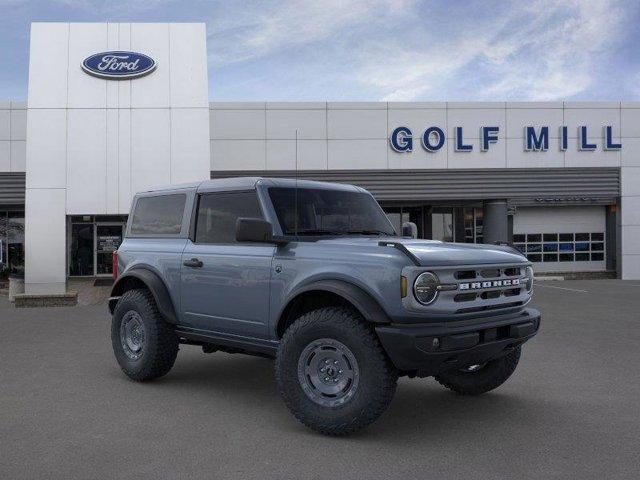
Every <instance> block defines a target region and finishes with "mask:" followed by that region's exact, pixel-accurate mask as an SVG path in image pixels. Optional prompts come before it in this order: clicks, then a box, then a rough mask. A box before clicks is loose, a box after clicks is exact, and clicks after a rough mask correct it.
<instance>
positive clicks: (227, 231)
mask: <svg viewBox="0 0 640 480" xmlns="http://www.w3.org/2000/svg"><path fill="white" fill-rule="evenodd" d="M239 217H246V218H262V211H261V210H260V204H259V203H258V197H257V196H256V192H230V193H210V194H204V195H202V196H201V197H200V202H199V204H198V220H197V223H196V243H235V242H236V220H237V219H238V218H239Z"/></svg>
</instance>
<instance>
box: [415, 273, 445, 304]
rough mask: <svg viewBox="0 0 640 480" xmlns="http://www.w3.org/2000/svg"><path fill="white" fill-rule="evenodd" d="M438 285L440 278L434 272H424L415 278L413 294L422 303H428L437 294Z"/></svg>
mask: <svg viewBox="0 0 640 480" xmlns="http://www.w3.org/2000/svg"><path fill="white" fill-rule="evenodd" d="M438 285H440V280H438V277H437V275H436V274H435V273H431V272H424V273H422V274H420V275H419V276H418V278H416V281H415V283H414V284H413V294H414V295H415V297H416V300H418V301H419V302H420V303H421V304H423V305H429V304H430V303H432V302H433V301H434V300H435V299H436V297H437V296H438Z"/></svg>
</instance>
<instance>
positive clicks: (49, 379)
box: [0, 280, 640, 480]
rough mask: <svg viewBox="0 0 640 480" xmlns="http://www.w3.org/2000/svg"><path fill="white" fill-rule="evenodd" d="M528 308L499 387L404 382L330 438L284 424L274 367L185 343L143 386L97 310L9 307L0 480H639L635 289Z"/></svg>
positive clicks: (565, 286)
mask: <svg viewBox="0 0 640 480" xmlns="http://www.w3.org/2000/svg"><path fill="white" fill-rule="evenodd" d="M534 303H535V305H536V306H537V307H538V308H540V309H541V310H542V311H543V313H544V317H543V321H544V323H543V326H542V331H541V333H540V334H539V335H538V337H537V338H535V339H534V340H533V341H532V342H530V343H529V344H528V345H527V346H526V347H525V349H524V354H523V357H522V360H521V363H520V366H519V367H518V370H517V371H516V373H515V375H514V376H513V377H512V378H511V380H510V381H509V382H507V383H506V384H505V385H504V386H502V387H501V388H500V389H498V390H496V391H495V392H493V393H490V394H487V395H485V396H482V397H478V398H463V397H459V396H456V395H455V394H452V393H450V392H449V391H447V390H444V389H443V388H441V387H440V386H439V385H438V384H436V383H435V382H434V381H433V380H431V379H423V380H417V379H416V380H409V379H402V380H401V381H400V385H399V387H398V392H397V395H396V397H395V399H394V401H393V403H392V405H391V407H390V409H389V410H388V411H387V413H386V414H385V415H383V417H382V418H381V419H380V420H379V421H378V422H377V423H376V424H374V425H373V426H372V427H370V428H369V429H367V430H365V431H363V432H361V433H359V434H357V435H355V436H352V437H349V438H342V439H336V438H326V437H322V436H320V435H317V434H315V433H312V432H310V431H308V430H307V429H306V428H304V427H303V426H302V425H300V424H298V423H297V422H296V420H295V419H294V418H293V417H292V416H291V415H289V413H288V411H287V410H286V409H285V407H284V405H283V404H282V402H281V401H280V398H279V397H278V394H277V392H276V388H275V383H274V379H273V363H272V361H270V360H267V359H261V358H253V357H247V356H242V355H228V354H223V353H216V354H212V355H207V354H204V353H202V351H201V350H200V349H198V348H196V347H189V346H183V347H181V351H180V354H179V356H178V360H177V362H176V366H175V367H174V369H173V370H172V371H171V373H170V374H169V375H167V376H166V377H165V378H164V379H161V380H160V381H156V382H154V383H149V384H136V383H133V382H131V381H128V380H127V379H126V378H125V377H124V376H123V375H122V374H121V373H120V371H119V369H118V367H117V365H116V363H115V361H114V359H113V356H112V353H111V346H110V340H109V317H108V316H107V314H106V311H105V308H104V307H101V306H84V307H75V308H64V309H62V308H61V309H33V310H26V309H23V310H15V309H12V308H9V307H8V305H7V302H6V297H0V478H7V479H20V478H64V479H70V478H82V479H88V478H96V479H107V478H126V479H143V478H153V479H168V478H255V479H271V478H274V479H276V478H277V479H283V478H296V479H312V478H336V479H344V478H361V479H367V480H370V479H377V478H380V479H388V478H401V479H410V478H420V479H426V478H437V479H451V478H479V479H492V478H500V479H518V480H519V479H525V478H532V479H546V478H563V479H565V478H579V479H587V478H588V479H598V480H601V479H605V478H606V479H611V478H628V479H632V478H633V479H637V478H639V476H640V460H639V459H638V456H639V454H640V375H639V373H638V371H639V369H640V333H639V332H640V328H639V327H640V313H639V312H640V282H621V281H615V280H593V281H574V282H568V281H567V282H544V283H540V284H539V285H538V286H537V290H536V298H535V301H534Z"/></svg>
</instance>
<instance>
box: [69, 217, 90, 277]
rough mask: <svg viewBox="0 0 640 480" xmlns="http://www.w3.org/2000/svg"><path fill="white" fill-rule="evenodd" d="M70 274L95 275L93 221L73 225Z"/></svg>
mask: <svg viewBox="0 0 640 480" xmlns="http://www.w3.org/2000/svg"><path fill="white" fill-rule="evenodd" d="M69 261H70V264H69V275H74V276H87V275H93V223H74V224H72V225H71V248H70V249H69Z"/></svg>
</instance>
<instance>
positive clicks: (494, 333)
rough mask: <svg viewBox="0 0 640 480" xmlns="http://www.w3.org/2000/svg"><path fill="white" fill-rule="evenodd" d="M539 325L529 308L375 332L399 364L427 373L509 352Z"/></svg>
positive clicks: (407, 369) (536, 314) (403, 368)
mask: <svg viewBox="0 0 640 480" xmlns="http://www.w3.org/2000/svg"><path fill="white" fill-rule="evenodd" d="M539 328H540V312H538V311H537V310H535V309H533V308H527V309H524V310H522V311H520V312H517V313H511V314H506V315H496V316H493V317H489V318H483V319H476V320H464V321H460V322H448V323H438V324H433V325H430V324H421V325H415V324H414V325H403V324H391V325H384V326H379V327H376V332H377V334H378V337H379V338H380V341H381V342H382V346H383V347H384V349H385V350H386V352H387V354H388V355H389V358H391V361H392V362H393V364H394V365H395V366H396V368H398V369H399V370H401V371H404V372H415V373H416V374H417V375H418V376H421V377H426V376H430V375H437V374H438V373H440V372H444V371H447V370H455V369H458V368H463V367H465V366H468V365H476V364H482V363H485V362H487V361H489V360H493V359H495V358H498V357H501V356H503V355H506V354H507V353H509V352H510V351H512V350H513V349H515V348H516V347H518V346H520V345H522V344H523V343H524V342H526V341H527V340H529V339H530V338H531V337H533V336H534V335H535V334H536V333H538V329H539Z"/></svg>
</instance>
